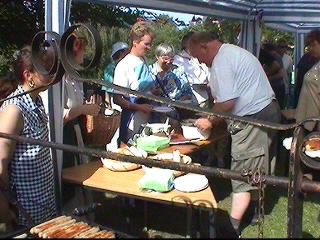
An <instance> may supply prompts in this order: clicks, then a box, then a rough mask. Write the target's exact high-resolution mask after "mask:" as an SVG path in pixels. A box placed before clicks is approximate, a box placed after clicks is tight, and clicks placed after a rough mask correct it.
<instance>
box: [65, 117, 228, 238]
mask: <svg viewBox="0 0 320 240" xmlns="http://www.w3.org/2000/svg"><path fill="white" fill-rule="evenodd" d="M227 135H228V133H227V130H226V124H225V123H223V122H222V123H221V125H219V126H215V128H213V130H212V133H211V137H210V139H209V140H205V141H198V142H193V143H190V144H182V145H171V146H170V147H168V148H165V149H162V150H161V151H159V152H158V153H172V152H173V151H174V150H179V151H180V153H181V154H185V155H190V154H192V153H196V152H198V151H201V150H203V148H205V147H206V146H208V145H210V144H212V143H214V142H216V141H218V140H219V139H221V138H223V137H226V136H227ZM143 175H144V171H143V170H142V169H138V170H134V171H130V172H112V171H110V170H108V169H106V168H103V167H102V163H101V162H100V161H96V162H91V163H88V164H83V165H79V166H76V167H72V168H66V169H63V171H62V179H63V181H64V182H69V183H73V184H78V185H81V186H83V187H86V188H91V189H95V190H98V191H107V192H113V193H116V194H119V195H122V196H125V197H129V198H137V199H143V200H145V201H144V202H145V203H146V202H147V201H155V202H160V203H164V204H173V205H176V206H181V207H186V208H187V213H188V214H187V216H188V219H187V237H189V236H190V229H191V212H192V211H191V210H192V209H193V208H196V209H198V210H199V211H200V213H201V212H202V211H203V210H204V211H205V212H206V213H208V214H209V220H206V221H204V222H202V224H201V225H203V226H205V225H207V226H205V227H208V230H209V231H207V233H209V234H208V236H207V237H210V238H211V237H215V229H214V220H215V210H216V209H217V202H216V200H215V197H214V195H213V193H212V191H211V189H210V187H208V188H206V189H205V190H203V191H200V192H195V193H182V192H179V191H176V190H172V191H170V192H168V193H154V192H153V193H150V192H147V191H142V190H140V189H139V187H138V181H139V180H140V179H141V178H142V177H143ZM145 206H146V205H145ZM200 215H201V214H200ZM203 226H202V227H203Z"/></svg>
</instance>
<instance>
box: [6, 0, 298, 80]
mask: <svg viewBox="0 0 320 240" xmlns="http://www.w3.org/2000/svg"><path fill="white" fill-rule="evenodd" d="M139 18H143V19H147V20H151V21H153V27H154V30H155V33H156V38H155V39H154V42H153V47H152V50H151V51H150V53H149V54H148V55H147V59H148V62H149V63H150V64H151V63H153V62H154V61H155V56H154V48H155V47H156V46H157V45H158V44H160V43H168V44H171V45H173V46H174V48H175V50H176V51H178V50H179V49H180V43H181V39H182V37H183V36H184V34H185V33H186V32H188V31H194V32H198V31H211V32H215V33H217V34H218V35H219V37H220V39H221V40H222V41H224V42H229V43H233V44H238V34H239V31H240V23H239V22H237V21H233V20H229V19H221V18H219V19H218V18H214V17H207V18H205V20H204V22H203V23H196V24H190V25H189V24H188V23H184V22H181V21H179V19H172V18H169V17H168V16H166V15H158V14H155V13H152V12H149V11H145V10H138V9H137V8H128V7H122V6H110V5H106V4H92V3H90V1H89V2H87V3H84V2H72V7H71V14H70V22H71V24H74V23H78V22H84V23H90V24H91V25H93V26H94V27H96V28H97V29H98V31H99V32H100V36H101V38H102V41H103V47H104V48H103V55H102V59H101V62H100V65H99V66H98V67H97V68H96V69H94V70H93V71H91V72H87V74H88V76H92V77H99V78H100V77H101V76H102V71H103V68H104V67H105V66H106V65H107V64H108V63H109V62H110V53H111V48H112V44H114V43H115V42H117V41H123V42H127V43H129V41H128V36H129V30H130V26H131V25H133V24H134V23H135V22H136V21H137V19H139ZM177 26H184V27H183V28H182V29H181V28H180V29H179V28H178V27H177ZM42 30H44V0H17V1H14V0H1V1H0V32H1V34H0V76H1V75H3V74H5V72H6V71H8V69H9V67H10V60H11V58H12V57H11V56H12V54H13V52H14V51H15V50H16V49H19V48H20V47H22V46H23V45H24V44H26V43H30V42H31V40H32V38H33V36H34V35H35V34H36V33H37V32H39V31H42ZM280 39H284V40H286V41H287V42H288V43H289V44H293V36H292V35H291V34H289V33H283V32H280V31H275V30H270V29H266V28H265V29H264V30H263V37H262V41H268V42H270V41H271V42H277V41H279V40H280ZM91 50H92V51H93V49H91ZM91 50H90V49H89V52H90V51H91Z"/></svg>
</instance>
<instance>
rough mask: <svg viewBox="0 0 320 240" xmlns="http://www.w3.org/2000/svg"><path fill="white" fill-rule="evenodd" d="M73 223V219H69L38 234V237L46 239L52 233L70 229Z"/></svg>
mask: <svg viewBox="0 0 320 240" xmlns="http://www.w3.org/2000/svg"><path fill="white" fill-rule="evenodd" d="M75 222H76V220H75V219H71V220H69V221H67V222H63V223H61V224H58V225H55V226H53V227H51V228H49V229H47V230H45V231H43V232H40V233H39V237H42V238H48V236H49V235H50V234H52V233H53V232H58V231H61V230H62V229H66V228H68V227H70V226H71V225H73V224H74V223H75Z"/></svg>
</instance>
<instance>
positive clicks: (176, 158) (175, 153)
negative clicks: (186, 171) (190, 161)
mask: <svg viewBox="0 0 320 240" xmlns="http://www.w3.org/2000/svg"><path fill="white" fill-rule="evenodd" d="M172 155H173V161H174V162H183V160H182V158H181V154H180V151H179V150H174V151H173V153H172Z"/></svg>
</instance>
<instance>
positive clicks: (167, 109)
mask: <svg viewBox="0 0 320 240" xmlns="http://www.w3.org/2000/svg"><path fill="white" fill-rule="evenodd" d="M152 110H153V111H154V112H172V111H173V109H172V108H171V107H166V106H158V107H153V108H152Z"/></svg>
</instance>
